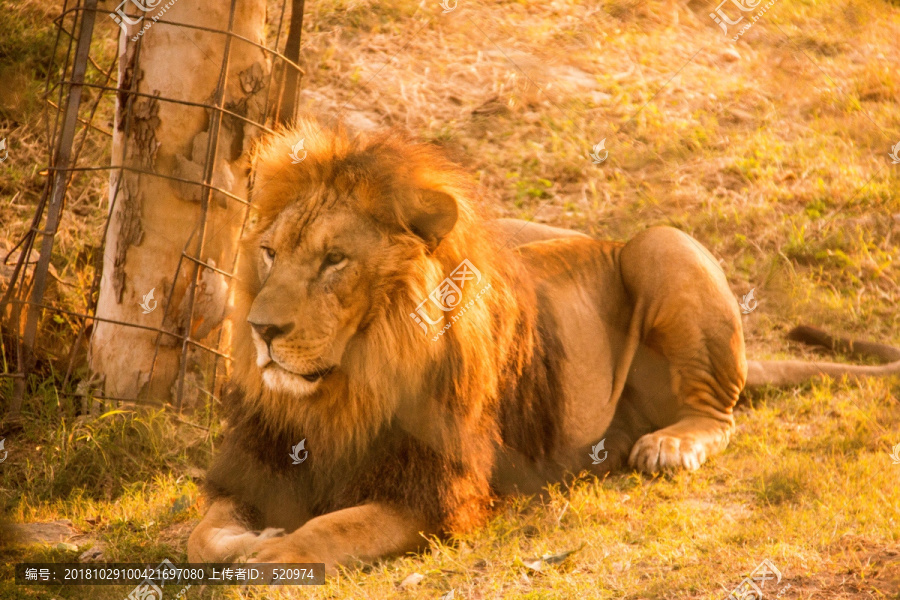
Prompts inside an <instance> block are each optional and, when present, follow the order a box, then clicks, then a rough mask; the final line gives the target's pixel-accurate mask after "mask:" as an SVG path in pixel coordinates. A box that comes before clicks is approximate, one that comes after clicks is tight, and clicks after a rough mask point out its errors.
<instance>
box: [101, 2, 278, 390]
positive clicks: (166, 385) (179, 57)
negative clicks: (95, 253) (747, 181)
mask: <svg viewBox="0 0 900 600" xmlns="http://www.w3.org/2000/svg"><path fill="white" fill-rule="evenodd" d="M235 3H236V9H235V13H234V21H233V29H232V30H233V31H234V32H235V33H236V34H237V35H240V36H243V37H246V38H247V39H250V40H253V41H255V42H257V43H259V44H265V16H266V3H265V2H264V0H235ZM125 6H127V7H129V9H128V10H127V13H128V14H129V15H131V16H130V18H129V19H126V20H125V21H126V22H128V21H131V22H133V21H135V20H136V19H137V18H138V17H143V20H142V21H141V22H140V23H138V24H136V25H131V26H129V27H128V34H127V35H125V32H124V31H122V32H120V37H119V88H120V90H123V91H121V92H119V94H118V97H117V100H116V123H115V130H114V136H113V152H112V162H113V166H120V165H122V166H124V167H130V168H132V169H139V170H142V171H150V172H154V173H158V174H160V175H167V176H172V177H177V178H180V179H187V180H191V181H196V182H202V181H203V179H204V176H205V175H206V176H208V175H209V174H210V173H211V176H212V177H211V179H212V181H211V184H212V185H213V186H215V187H217V188H221V189H224V190H226V191H228V192H230V193H232V194H234V195H236V196H239V197H240V198H246V189H247V175H246V174H247V173H248V171H249V169H248V161H247V156H246V154H247V153H246V151H247V150H248V149H249V147H250V143H251V141H252V138H253V137H254V136H255V135H256V134H257V132H258V129H257V128H256V127H254V126H252V125H249V124H247V123H246V122H244V121H242V120H240V119H236V118H235V117H232V116H229V115H223V116H221V123H219V122H217V120H218V119H219V118H220V117H219V114H218V111H215V110H210V109H206V108H201V107H196V106H185V105H181V104H175V103H172V102H167V101H164V100H162V99H161V98H174V99H179V100H184V101H189V102H195V103H200V104H204V105H206V106H213V105H215V104H216V102H217V101H219V100H222V101H223V103H224V107H225V108H226V109H227V110H229V111H231V112H234V113H238V114H241V115H243V116H245V117H247V118H248V119H250V120H251V121H253V122H258V123H261V122H263V119H264V116H265V115H264V113H265V106H264V104H265V102H266V86H267V84H268V79H269V78H268V75H269V71H270V68H271V65H270V61H269V57H268V56H267V55H266V54H265V53H264V52H263V51H262V50H260V49H259V48H257V47H254V46H251V45H250V44H247V43H246V42H243V41H241V40H240V39H232V40H231V43H230V49H228V48H227V43H226V39H227V36H225V35H223V34H218V33H210V32H206V31H200V30H197V29H189V28H186V27H178V26H175V25H169V24H166V23H159V22H155V21H154V20H153V17H157V18H161V19H164V20H167V21H173V22H176V23H184V24H187V25H194V26H200V27H208V28H211V29H217V30H222V31H227V30H228V26H229V19H230V13H231V2H196V1H195V0H174V3H173V0H169V1H168V3H163V2H162V0H156V4H154V1H153V0H144V6H145V7H147V6H152V8H151V9H150V10H149V11H148V12H146V13H144V12H141V11H140V10H138V9H137V8H135V5H132V3H128V4H127V5H125ZM148 25H149V28H148ZM120 26H121V25H120ZM140 31H143V33H141V34H139V32H140ZM135 38H136V39H137V41H134V39H135ZM226 50H229V51H228V55H229V58H228V63H227V75H226V78H225V83H224V85H225V87H224V92H223V93H222V94H220V91H219V80H220V74H221V70H222V65H223V64H224V60H225V58H224V57H225V55H226ZM127 90H131V91H134V92H137V93H143V94H147V95H148V96H149V97H147V96H137V95H131V94H128V93H126V92H125V91H127ZM216 137H217V138H218V140H217V144H216V149H215V154H214V155H212V154H210V155H209V156H215V161H214V162H213V163H212V164H213V165H214V166H213V167H212V169H211V171H208V170H207V169H206V167H207V156H208V144H209V143H210V141H211V139H212V138H216ZM123 152H124V154H123ZM117 190H118V193H117ZM206 198H208V202H207V201H206ZM110 201H111V213H110V224H109V230H108V232H107V237H106V245H105V248H104V255H103V275H102V278H101V283H100V295H99V298H98V305H97V316H98V317H99V318H102V319H111V320H115V321H122V322H126V323H133V324H136V325H140V326H144V327H151V328H162V329H164V330H167V331H171V332H174V333H176V334H178V335H181V336H183V335H191V338H192V339H194V340H197V341H199V342H201V343H204V345H208V346H214V345H215V337H216V336H214V335H210V334H211V333H215V332H217V331H219V329H218V325H219V324H220V323H221V322H222V319H223V316H224V312H225V307H226V303H227V299H228V297H229V293H228V282H227V279H226V278H225V277H224V276H223V275H222V274H220V273H217V272H215V271H212V270H209V269H206V268H202V267H201V268H200V271H199V274H198V277H197V281H198V285H197V289H196V292H195V301H194V309H193V321H190V313H191V310H190V306H189V304H190V302H189V300H190V298H189V293H188V291H189V286H190V282H191V281H192V279H193V277H194V273H195V269H196V268H197V266H196V263H194V262H193V261H191V260H190V259H188V258H182V252H184V253H185V254H186V255H187V256H190V257H196V258H198V259H199V260H201V261H203V262H205V263H207V264H213V265H215V266H217V267H218V268H219V269H221V270H223V271H226V272H231V270H232V266H233V263H234V259H235V254H236V251H237V241H238V236H239V233H240V228H241V224H242V222H243V217H244V213H245V210H246V207H245V205H244V204H242V203H241V202H240V201H238V200H235V199H233V198H230V197H228V196H226V195H225V194H221V193H217V192H213V193H212V194H211V195H210V196H208V197H207V196H206V192H205V190H204V188H203V187H202V186H199V185H190V184H186V183H179V182H175V181H171V180H167V179H164V178H162V177H159V176H157V175H148V174H140V173H136V172H134V171H129V170H122V171H118V170H114V171H113V172H112V176H111V177H110ZM204 207H205V209H206V212H207V218H206V223H205V227H204V226H202V225H201V222H202V218H201V217H202V214H203V209H204ZM198 252H199V253H200V254H199V256H198ZM151 291H152V292H153V294H152V298H150V297H149V296H148V294H150V292H151ZM142 304H143V307H142ZM148 309H151V310H149V312H148ZM157 337H158V334H157V332H156V331H153V330H148V329H139V328H135V327H128V326H124V325H118V324H114V323H109V322H104V321H96V322H95V324H94V328H93V334H92V339H91V350H90V365H91V369H92V371H93V372H94V373H95V374H97V375H99V376H100V378H101V379H102V381H103V384H102V386H103V391H104V392H105V395H106V396H113V397H118V398H129V399H130V398H140V399H145V398H148V399H151V400H155V401H163V402H165V401H171V400H172V399H173V397H174V390H175V387H174V386H173V384H174V383H175V381H176V378H177V376H178V374H179V371H180V359H181V356H182V339H180V338H177V337H173V336H170V335H165V334H163V335H161V336H159V337H160V339H159V343H158V344H157ZM204 338H208V339H207V340H206V341H204ZM157 346H158V349H157ZM154 357H155V358H154ZM151 370H152V378H151Z"/></svg>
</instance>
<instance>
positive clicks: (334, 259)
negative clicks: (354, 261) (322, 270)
mask: <svg viewBox="0 0 900 600" xmlns="http://www.w3.org/2000/svg"><path fill="white" fill-rule="evenodd" d="M346 258H347V257H346V256H345V255H344V254H341V253H340V252H338V251H336V250H332V251H331V252H329V253H328V254H326V255H325V258H324V260H322V266H323V267H333V266H334V265H339V264H341V263H342V262H344V260H346Z"/></svg>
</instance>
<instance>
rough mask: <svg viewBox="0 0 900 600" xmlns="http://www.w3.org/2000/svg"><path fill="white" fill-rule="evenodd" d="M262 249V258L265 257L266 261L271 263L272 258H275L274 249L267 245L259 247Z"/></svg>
mask: <svg viewBox="0 0 900 600" xmlns="http://www.w3.org/2000/svg"><path fill="white" fill-rule="evenodd" d="M261 249H262V251H263V258H265V260H266V263H269V264H271V263H272V261H273V260H275V250H273V249H272V248H269V247H268V246H262V247H261Z"/></svg>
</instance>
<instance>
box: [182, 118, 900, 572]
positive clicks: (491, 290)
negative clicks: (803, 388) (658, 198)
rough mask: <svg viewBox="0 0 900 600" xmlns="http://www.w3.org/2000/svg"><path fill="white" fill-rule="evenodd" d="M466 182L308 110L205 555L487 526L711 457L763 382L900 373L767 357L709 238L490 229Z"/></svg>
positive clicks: (258, 196)
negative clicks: (547, 495) (589, 481)
mask: <svg viewBox="0 0 900 600" xmlns="http://www.w3.org/2000/svg"><path fill="white" fill-rule="evenodd" d="M301 138H302V139H304V140H305V143H306V151H307V155H306V157H305V159H304V160H302V162H299V163H298V164H292V162H291V158H290V157H289V149H290V148H291V147H292V146H294V145H295V144H296V142H297V141H298V140H300V139H301ZM467 182H468V178H467V177H466V175H465V173H463V172H462V171H461V170H460V169H459V168H458V167H456V166H454V165H453V164H451V163H450V162H448V160H446V159H445V158H444V157H443V156H442V154H441V153H440V151H439V150H438V149H436V148H434V147H432V146H429V145H426V144H416V143H413V142H410V141H408V140H406V139H404V138H402V137H401V136H396V135H381V136H376V137H361V138H357V139H352V140H351V139H349V138H348V136H347V135H346V134H345V133H343V132H342V131H341V130H337V131H322V130H320V129H319V128H318V127H317V125H316V124H315V123H313V122H310V121H303V122H301V123H300V124H299V125H298V126H297V127H296V128H295V129H293V130H291V131H284V132H282V133H280V134H278V135H275V136H273V137H271V138H270V139H268V140H267V141H266V142H265V143H264V144H263V145H262V147H261V148H260V149H259V160H258V167H257V176H256V182H255V184H254V189H253V190H252V201H253V206H254V207H255V209H256V210H255V214H256V220H255V222H254V223H251V225H250V230H249V233H248V234H247V235H246V238H245V241H244V246H243V255H242V256H243V259H242V261H241V262H242V264H241V268H240V273H239V279H238V288H237V303H236V304H237V307H236V311H235V312H236V315H235V317H234V324H235V332H234V338H235V339H234V374H233V380H232V382H231V384H230V386H229V390H228V391H227V393H226V395H225V401H224V403H225V406H226V409H227V418H228V428H227V430H226V435H225V439H224V442H223V444H222V446H221V448H220V449H219V452H218V456H217V457H216V459H215V460H214V463H213V465H212V467H211V469H210V471H209V474H208V479H207V486H206V487H207V493H208V495H209V496H210V498H211V507H210V509H209V512H208V513H207V515H206V516H205V517H204V519H203V521H202V522H201V523H200V524H199V526H198V527H197V528H196V529H195V530H194V532H193V533H192V535H191V537H190V540H189V542H188V556H189V559H190V560H191V561H192V562H195V561H225V560H230V559H235V558H238V559H240V558H249V559H252V560H256V561H262V562H323V563H325V565H326V569H327V570H328V571H333V570H334V569H335V567H336V566H337V565H339V564H346V563H350V562H352V561H354V560H355V559H361V560H366V561H371V560H373V559H376V558H378V557H382V556H386V555H390V554H397V553H403V552H407V551H414V550H416V549H419V548H421V547H423V545H425V544H426V536H430V535H437V536H443V535H447V534H451V533H459V532H463V531H466V530H468V529H471V528H473V527H476V526H478V525H479V524H481V523H483V522H484V520H485V517H486V515H487V514H488V510H489V506H490V504H491V499H492V497H493V496H494V495H496V494H505V493H511V492H514V491H521V492H525V493H533V492H537V491H539V490H540V489H541V488H542V487H543V486H545V485H546V484H547V483H549V482H558V481H561V480H563V479H564V478H565V477H566V476H567V475H568V474H572V473H578V472H581V471H585V470H586V471H589V472H594V473H600V472H604V471H607V470H610V469H614V468H617V467H622V466H624V465H625V464H626V463H627V464H628V465H631V466H632V467H634V468H636V469H639V470H641V471H644V472H648V473H652V472H656V471H660V470H665V469H670V468H687V469H696V468H698V467H699V466H700V465H701V464H702V463H703V462H704V461H705V460H706V459H707V458H709V457H710V456H712V455H713V454H716V453H718V452H721V451H722V450H723V449H724V448H725V446H726V445H727V444H728V439H729V436H730V434H731V432H732V430H733V429H734V418H733V416H732V408H733V407H734V405H735V403H736V402H737V400H738V394H739V393H740V392H741V390H742V389H743V388H744V386H745V385H758V384H764V383H772V384H790V383H794V382H798V381H801V380H802V379H804V378H807V377H811V376H813V375H816V374H819V373H827V374H833V375H840V374H844V373H849V374H851V375H886V374H891V373H898V372H900V361H896V362H893V363H891V364H888V365H883V366H873V367H855V366H848V365H839V364H832V363H829V364H807V363H802V362H797V361H782V362H756V361H750V362H749V363H748V361H747V360H746V358H745V356H744V338H743V333H742V330H741V315H740V311H739V309H738V305H737V302H736V301H735V298H734V296H733V295H732V293H731V291H730V290H729V288H728V284H727V283H726V281H725V276H724V274H723V273H722V270H721V269H720V268H719V266H718V264H717V263H716V260H715V259H714V258H713V257H712V255H710V253H709V252H707V251H706V250H705V249H703V248H702V247H701V246H700V244H699V243H697V242H696V241H695V240H694V239H692V238H691V237H689V236H688V235H686V234H684V233H682V232H680V231H678V230H677V229H673V228H670V227H653V228H651V229H648V230H646V231H644V232H642V233H640V234H638V235H637V236H635V237H634V238H633V239H632V240H630V241H629V242H627V243H618V242H606V241H598V240H594V239H591V238H589V237H587V236H584V235H581V234H578V233H575V232H571V231H565V230H562V229H556V228H552V227H546V226H539V225H534V224H526V223H524V222H521V221H514V220H501V221H496V222H490V223H485V222H483V221H482V220H480V219H479V216H478V214H477V212H476V209H475V207H474V205H473V200H472V198H473V190H472V188H471V187H470V185H469V184H468V183H467ZM604 439H605V449H604V450H603V452H608V455H606V454H604V455H603V456H605V460H604V459H603V458H602V457H599V456H598V458H599V459H600V461H598V460H597V459H592V457H591V455H592V454H593V456H597V455H598V453H599V451H600V450H599V447H597V449H594V450H593V452H592V448H593V447H595V446H596V445H597V444H598V442H599V441H600V440H604ZM302 440H306V443H305V448H306V450H305V451H304V454H303V456H299V455H298V453H297V452H294V453H293V455H292V452H291V450H292V448H293V447H295V446H296V445H297V444H298V443H299V442H300V441H302ZM307 453H308V454H307ZM594 463H598V464H594ZM283 532H287V533H286V534H285V533H283Z"/></svg>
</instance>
